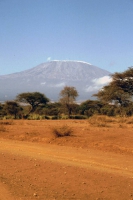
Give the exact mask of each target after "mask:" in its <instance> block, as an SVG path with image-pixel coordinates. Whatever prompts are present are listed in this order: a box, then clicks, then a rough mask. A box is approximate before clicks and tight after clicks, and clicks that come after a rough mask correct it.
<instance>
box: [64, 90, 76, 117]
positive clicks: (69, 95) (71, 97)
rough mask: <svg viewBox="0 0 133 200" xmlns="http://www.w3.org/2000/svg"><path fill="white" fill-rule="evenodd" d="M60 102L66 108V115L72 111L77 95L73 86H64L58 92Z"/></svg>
mask: <svg viewBox="0 0 133 200" xmlns="http://www.w3.org/2000/svg"><path fill="white" fill-rule="evenodd" d="M60 97H61V98H60V102H61V104H62V105H63V106H64V107H65V108H66V109H67V111H68V116H69V118H70V115H71V113H72V107H73V104H74V102H75V100H76V97H78V92H77V90H76V88H75V87H69V86H65V87H64V89H63V90H61V92H60Z"/></svg>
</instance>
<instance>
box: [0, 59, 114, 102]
mask: <svg viewBox="0 0 133 200" xmlns="http://www.w3.org/2000/svg"><path fill="white" fill-rule="evenodd" d="M109 74H110V72H108V71H106V70H103V69H101V68H99V67H96V66H94V65H91V64H90V63H87V62H84V61H67V60H63V61H59V60H54V61H49V62H45V63H42V64H40V65H38V66H36V67H33V68H31V69H28V70H25V71H22V72H17V73H13V74H8V75H1V76H0V101H5V100H9V99H14V98H15V96H16V95H17V94H19V93H21V92H33V91H39V92H42V93H45V94H46V96H47V97H48V98H50V99H51V100H53V101H57V100H58V98H59V92H60V91H61V90H62V88H63V87H64V86H65V85H69V86H74V87H76V89H77V90H78V93H79V98H78V100H80V101H82V100H87V99H89V98H91V96H92V94H93V93H95V92H96V91H98V89H100V88H101V87H102V86H103V85H104V84H107V83H108V81H109Z"/></svg>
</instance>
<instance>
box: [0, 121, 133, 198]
mask: <svg viewBox="0 0 133 200" xmlns="http://www.w3.org/2000/svg"><path fill="white" fill-rule="evenodd" d="M66 124H67V125H68V126H69V127H71V128H72V130H73V135H72V136H69V137H62V138H55V137H54V136H53V134H52V130H53V128H54V127H59V126H63V125H66ZM20 199H21V200H29V199H33V200H34V199H40V200H54V199H57V200H71V199H74V200H96V199H97V200H133V124H132V123H131V122H130V123H125V120H123V121H121V122H119V123H118V122H117V123H116V122H113V123H112V122H111V123H100V124H93V123H91V124H90V123H89V122H88V120H66V121H63V120H61V121H49V120H48V121H47V120H42V121H30V120H19V121H17V120H14V121H0V200H20Z"/></svg>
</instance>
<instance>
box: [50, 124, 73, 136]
mask: <svg viewBox="0 0 133 200" xmlns="http://www.w3.org/2000/svg"><path fill="white" fill-rule="evenodd" d="M52 132H53V134H54V136H55V137H65V136H71V135H72V132H73V130H72V128H71V127H69V126H67V125H63V126H61V127H55V128H53V130H52Z"/></svg>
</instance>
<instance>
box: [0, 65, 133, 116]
mask: <svg viewBox="0 0 133 200" xmlns="http://www.w3.org/2000/svg"><path fill="white" fill-rule="evenodd" d="M111 77H112V81H111V82H110V83H109V84H108V85H107V86H104V87H103V88H102V89H101V90H100V91H99V92H98V93H97V94H94V95H93V96H95V97H97V100H87V101H84V102H82V103H81V104H77V103H76V98H77V97H78V91H77V90H76V88H75V87H70V86H65V87H64V88H63V90H61V92H60V94H59V96H60V99H59V101H58V102H54V103H52V102H50V100H49V99H48V97H46V96H45V95H44V94H42V93H39V92H32V93H31V92H27V93H21V94H19V95H17V97H16V98H15V99H14V101H7V102H5V103H4V104H0V118H1V119H7V118H15V119H22V118H26V119H66V118H70V119H85V118H88V117H90V116H92V115H94V114H98V115H108V116H117V115H119V116H132V115H133V68H132V67H130V68H129V69H128V70H126V71H124V72H122V73H114V74H112V75H111Z"/></svg>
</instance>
